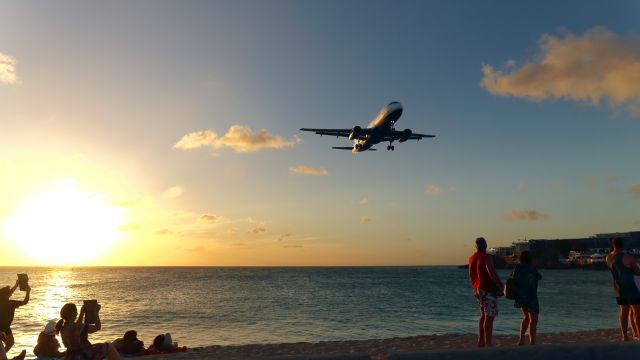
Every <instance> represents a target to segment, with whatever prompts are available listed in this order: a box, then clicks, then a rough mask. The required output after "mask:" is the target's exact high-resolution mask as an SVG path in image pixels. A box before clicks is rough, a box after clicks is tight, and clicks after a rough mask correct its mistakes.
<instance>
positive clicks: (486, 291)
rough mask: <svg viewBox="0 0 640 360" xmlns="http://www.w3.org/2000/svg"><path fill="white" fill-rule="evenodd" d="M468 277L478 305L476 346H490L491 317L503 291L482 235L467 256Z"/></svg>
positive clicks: (496, 308) (493, 316)
mask: <svg viewBox="0 0 640 360" xmlns="http://www.w3.org/2000/svg"><path fill="white" fill-rule="evenodd" d="M469 279H471V283H472V285H473V295H474V296H475V297H476V299H478V304H479V305H480V319H478V347H484V346H491V345H492V344H491V338H492V336H493V319H494V318H495V317H496V316H498V299H497V297H498V296H500V295H501V294H503V293H504V285H503V284H502V281H500V277H498V273H496V269H495V267H494V266H493V258H492V256H491V255H489V254H487V241H486V240H485V239H484V238H483V237H479V238H477V239H476V252H475V253H474V254H473V255H472V256H471V257H470V258H469Z"/></svg>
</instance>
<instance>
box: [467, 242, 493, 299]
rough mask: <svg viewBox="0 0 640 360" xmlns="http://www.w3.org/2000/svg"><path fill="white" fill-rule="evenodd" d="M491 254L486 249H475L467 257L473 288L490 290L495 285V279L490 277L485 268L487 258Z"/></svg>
mask: <svg viewBox="0 0 640 360" xmlns="http://www.w3.org/2000/svg"><path fill="white" fill-rule="evenodd" d="M489 256H491V255H489V254H487V252H486V251H477V252H476V253H475V254H473V255H471V257H470V258H469V277H470V278H471V283H472V284H473V288H474V289H482V290H484V291H491V290H493V288H494V287H495V285H496V284H495V281H493V279H491V276H490V275H489V270H487V258H488V257H489Z"/></svg>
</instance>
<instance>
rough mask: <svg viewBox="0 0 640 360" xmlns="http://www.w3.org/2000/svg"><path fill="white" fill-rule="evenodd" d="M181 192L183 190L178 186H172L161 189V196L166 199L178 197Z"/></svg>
mask: <svg viewBox="0 0 640 360" xmlns="http://www.w3.org/2000/svg"><path fill="white" fill-rule="evenodd" d="M183 192H184V190H183V189H182V188H181V187H180V186H174V187H170V188H168V189H167V190H165V191H163V192H162V197H164V198H167V199H175V198H177V197H180V195H182V193H183Z"/></svg>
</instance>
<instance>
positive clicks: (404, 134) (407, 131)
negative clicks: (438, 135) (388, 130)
mask: <svg viewBox="0 0 640 360" xmlns="http://www.w3.org/2000/svg"><path fill="white" fill-rule="evenodd" d="M411 134H413V133H412V132H411V129H404V131H403V132H402V135H401V136H400V138H399V139H398V142H401V143H403V142H405V141H407V140H409V138H410V137H411Z"/></svg>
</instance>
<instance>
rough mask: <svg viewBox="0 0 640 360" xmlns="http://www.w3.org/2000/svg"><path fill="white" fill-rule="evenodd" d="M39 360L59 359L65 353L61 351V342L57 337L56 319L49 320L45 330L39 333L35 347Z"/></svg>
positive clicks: (34, 351) (34, 350)
mask: <svg viewBox="0 0 640 360" xmlns="http://www.w3.org/2000/svg"><path fill="white" fill-rule="evenodd" d="M33 353H34V354H35V355H36V356H37V357H38V360H50V359H59V358H61V357H63V356H64V355H65V352H61V351H60V342H59V341H58V338H56V321H55V320H49V322H48V323H47V325H45V326H44V330H42V331H41V332H40V334H39V335H38V343H37V344H36V347H35V348H33Z"/></svg>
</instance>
